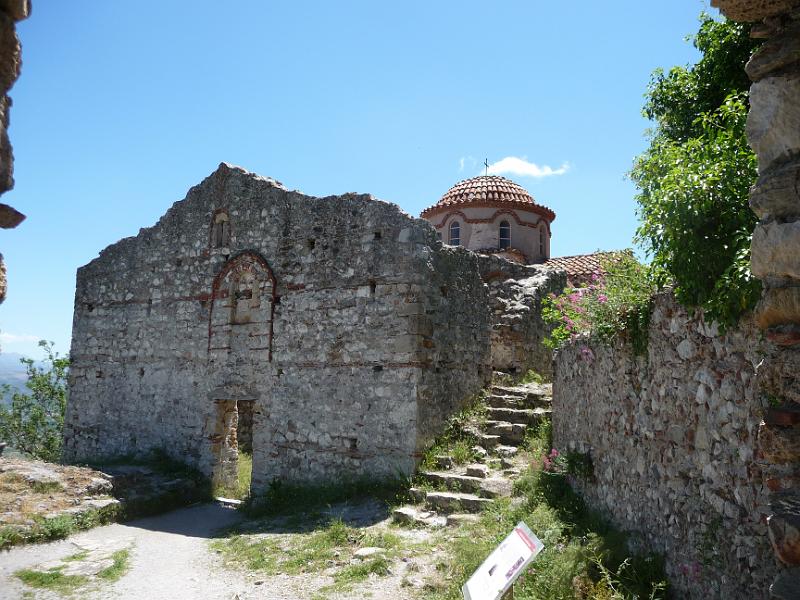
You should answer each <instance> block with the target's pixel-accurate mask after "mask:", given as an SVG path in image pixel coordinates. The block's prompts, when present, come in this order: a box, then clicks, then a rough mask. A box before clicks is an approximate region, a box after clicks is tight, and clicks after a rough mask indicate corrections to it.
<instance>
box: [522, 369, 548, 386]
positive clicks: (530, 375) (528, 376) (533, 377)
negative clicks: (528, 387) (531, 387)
mask: <svg viewBox="0 0 800 600" xmlns="http://www.w3.org/2000/svg"><path fill="white" fill-rule="evenodd" d="M519 383H520V384H521V385H525V384H526V383H545V381H544V377H542V375H541V374H540V373H537V372H536V371H535V370H534V369H531V370H530V371H528V372H527V373H525V374H523V375H522V377H520V379H519Z"/></svg>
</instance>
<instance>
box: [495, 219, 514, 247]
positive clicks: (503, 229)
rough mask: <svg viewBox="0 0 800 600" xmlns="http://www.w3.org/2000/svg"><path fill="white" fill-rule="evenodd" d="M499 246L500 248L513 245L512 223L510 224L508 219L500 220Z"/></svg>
mask: <svg viewBox="0 0 800 600" xmlns="http://www.w3.org/2000/svg"><path fill="white" fill-rule="evenodd" d="M498 247H499V248H500V250H505V249H506V248H510V247H511V225H509V224H508V221H500V243H499V245H498Z"/></svg>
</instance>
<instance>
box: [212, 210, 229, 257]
mask: <svg viewBox="0 0 800 600" xmlns="http://www.w3.org/2000/svg"><path fill="white" fill-rule="evenodd" d="M230 238H231V224H230V219H229V218H228V213H226V212H224V211H222V212H218V213H217V214H216V215H214V224H213V228H212V230H211V245H212V246H213V247H214V248H226V247H227V246H228V244H229V243H230Z"/></svg>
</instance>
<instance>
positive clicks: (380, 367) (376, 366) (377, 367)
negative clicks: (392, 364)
mask: <svg viewBox="0 0 800 600" xmlns="http://www.w3.org/2000/svg"><path fill="white" fill-rule="evenodd" d="M372 370H373V371H375V372H376V373H380V372H381V371H383V365H375V366H374V367H372Z"/></svg>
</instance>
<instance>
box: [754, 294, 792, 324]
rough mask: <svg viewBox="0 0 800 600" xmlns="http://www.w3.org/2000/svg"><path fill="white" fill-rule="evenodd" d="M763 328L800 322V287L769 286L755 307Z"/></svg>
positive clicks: (757, 318) (756, 315)
mask: <svg viewBox="0 0 800 600" xmlns="http://www.w3.org/2000/svg"><path fill="white" fill-rule="evenodd" d="M755 319H756V323H757V324H758V326H759V327H761V328H762V329H768V328H770V327H776V326H779V325H785V324H788V323H798V322H800V287H785V288H768V289H766V290H764V292H763V294H762V295H761V299H760V300H759V302H758V305H757V306H756V309H755Z"/></svg>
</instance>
